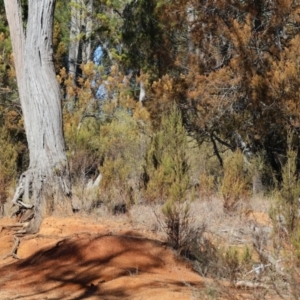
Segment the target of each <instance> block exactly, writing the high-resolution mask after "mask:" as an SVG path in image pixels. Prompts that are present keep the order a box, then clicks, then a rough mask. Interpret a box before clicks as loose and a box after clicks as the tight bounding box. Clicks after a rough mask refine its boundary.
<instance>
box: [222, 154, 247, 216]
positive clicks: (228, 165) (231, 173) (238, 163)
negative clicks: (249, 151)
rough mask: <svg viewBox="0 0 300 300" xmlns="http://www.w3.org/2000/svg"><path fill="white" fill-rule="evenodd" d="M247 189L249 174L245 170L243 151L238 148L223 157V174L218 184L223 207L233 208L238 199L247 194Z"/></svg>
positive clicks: (228, 209)
mask: <svg viewBox="0 0 300 300" xmlns="http://www.w3.org/2000/svg"><path fill="white" fill-rule="evenodd" d="M249 191H250V178H249V174H248V173H247V171H246V170H245V162H244V156H243V153H242V152H241V151H239V150H238V151H236V152H234V153H232V155H230V156H228V157H226V158H225V159H224V175H223V179H222V181H221V185H220V192H221V194H222V197H223V201H224V209H226V210H227V211H230V210H233V209H234V208H235V205H236V204H237V202H238V201H239V200H241V199H243V198H245V197H247V196H248V195H249Z"/></svg>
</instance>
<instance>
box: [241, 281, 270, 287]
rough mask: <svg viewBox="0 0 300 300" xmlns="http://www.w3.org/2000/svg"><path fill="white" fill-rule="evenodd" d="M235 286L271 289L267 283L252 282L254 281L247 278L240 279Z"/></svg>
mask: <svg viewBox="0 0 300 300" xmlns="http://www.w3.org/2000/svg"><path fill="white" fill-rule="evenodd" d="M235 287H237V288H240V287H245V288H250V289H256V288H264V289H269V288H270V287H269V286H268V285H266V284H263V283H260V282H252V281H245V280H239V281H237V282H236V283H235Z"/></svg>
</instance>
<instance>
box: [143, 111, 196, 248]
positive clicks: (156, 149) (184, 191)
mask: <svg viewBox="0 0 300 300" xmlns="http://www.w3.org/2000/svg"><path fill="white" fill-rule="evenodd" d="M187 148H188V143H187V134H186V131H185V129H184V127H183V125H182V117H181V114H180V112H179V111H178V109H177V108H176V107H173V108H172V109H171V111H170V113H169V114H165V115H164V116H163V117H162V121H161V127H160V130H159V131H158V132H157V133H156V134H155V135H154V136H153V138H152V142H151V146H150V148H149V151H148V153H147V173H148V177H149V182H148V184H147V190H146V196H147V198H148V199H149V201H155V202H160V203H162V204H163V208H162V212H163V216H164V217H163V225H164V229H165V232H166V233H167V236H168V239H169V242H170V243H171V244H172V246H173V247H174V248H175V249H177V250H179V251H182V250H183V249H182V247H188V245H189V244H190V242H191V239H192V235H193V234H194V233H195V232H196V230H195V231H194V230H192V228H191V212H190V206H189V203H190V200H189V199H188V198H189V194H188V191H189V189H190V178H189V173H188V171H189V164H188V157H187ZM185 250H186V249H185Z"/></svg>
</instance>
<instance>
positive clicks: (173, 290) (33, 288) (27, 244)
mask: <svg viewBox="0 0 300 300" xmlns="http://www.w3.org/2000/svg"><path fill="white" fill-rule="evenodd" d="M11 223H12V220H9V219H2V220H0V228H1V226H2V230H1V232H0V257H3V256H4V255H5V254H7V253H9V252H10V250H11V247H12V245H13V235H12V233H11V231H10V230H8V229H6V228H5V227H4V226H5V225H7V224H11ZM103 224H104V223H103ZM17 255H18V256H19V257H20V258H21V259H20V260H15V259H13V258H6V259H4V260H3V259H2V260H1V261H0V299H103V300H104V299H156V300H159V299H161V300H162V299H164V300H165V299H172V300H175V299H178V300H179V299H180V300H184V299H192V298H193V291H194V290H195V289H201V287H203V284H204V281H203V279H202V278H201V277H200V276H199V275H197V274H196V273H194V272H193V271H192V270H191V268H190V267H189V266H188V264H187V263H185V262H184V261H179V260H178V259H177V258H176V257H175V256H174V253H173V252H172V251H171V250H170V249H168V248H167V247H166V246H165V245H164V244H163V243H162V242H160V241H157V240H154V239H153V237H152V236H151V233H148V234H143V235H142V234H141V233H140V232H136V231H134V230H132V228H130V226H128V225H127V224H123V223H116V222H109V221H108V222H105V225H101V223H99V221H98V222H94V221H91V220H89V219H86V218H65V219H60V218H55V217H51V218H47V219H45V220H44V222H43V225H42V227H41V230H40V233H39V234H38V235H34V236H26V237H24V238H23V239H22V241H21V244H20V247H19V249H18V252H17Z"/></svg>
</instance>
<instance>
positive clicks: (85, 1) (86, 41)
mask: <svg viewBox="0 0 300 300" xmlns="http://www.w3.org/2000/svg"><path fill="white" fill-rule="evenodd" d="M92 12H93V0H72V1H71V27H70V45H69V73H70V74H71V75H72V77H73V80H74V83H76V80H77V76H78V67H79V65H80V64H81V63H84V64H86V63H87V62H88V61H90V59H91V56H92V48H91V34H92V25H93V21H92Z"/></svg>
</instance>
